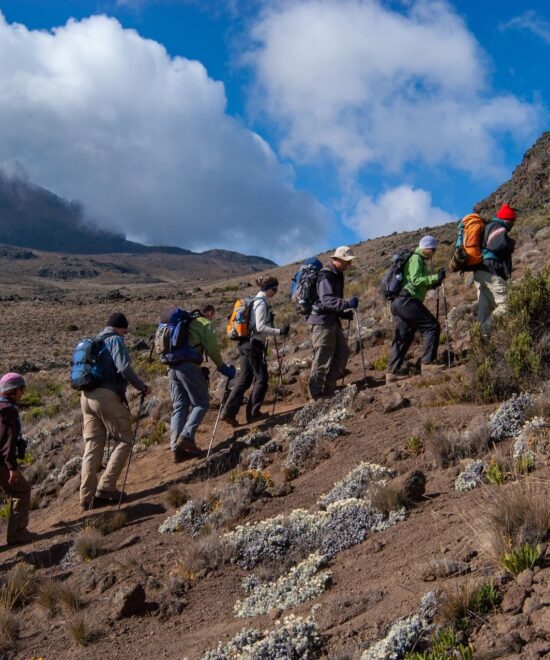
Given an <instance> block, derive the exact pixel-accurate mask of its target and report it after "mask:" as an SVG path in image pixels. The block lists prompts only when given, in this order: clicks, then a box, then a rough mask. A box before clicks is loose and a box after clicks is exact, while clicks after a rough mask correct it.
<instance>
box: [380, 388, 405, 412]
mask: <svg viewBox="0 0 550 660" xmlns="http://www.w3.org/2000/svg"><path fill="white" fill-rule="evenodd" d="M410 405H411V402H410V401H409V399H406V398H405V397H404V396H403V395H402V394H399V392H393V393H392V395H391V396H390V398H389V399H388V400H387V401H386V403H384V404H383V408H382V412H384V413H391V412H395V411H396V410H400V409H401V408H407V407H408V406H410Z"/></svg>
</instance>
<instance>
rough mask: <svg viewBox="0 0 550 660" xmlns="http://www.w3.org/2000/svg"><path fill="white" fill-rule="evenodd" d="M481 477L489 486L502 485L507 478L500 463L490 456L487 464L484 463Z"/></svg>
mask: <svg viewBox="0 0 550 660" xmlns="http://www.w3.org/2000/svg"><path fill="white" fill-rule="evenodd" d="M483 478H484V479H485V481H486V482H487V483H488V484H490V485H491V486H502V484H503V483H504V482H505V481H506V479H507V476H506V472H505V470H504V466H503V465H502V463H501V462H500V461H499V460H497V459H495V458H492V459H491V462H490V463H489V465H486V466H485V468H484V470H483Z"/></svg>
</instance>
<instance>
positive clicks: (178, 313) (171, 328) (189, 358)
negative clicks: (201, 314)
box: [153, 307, 203, 367]
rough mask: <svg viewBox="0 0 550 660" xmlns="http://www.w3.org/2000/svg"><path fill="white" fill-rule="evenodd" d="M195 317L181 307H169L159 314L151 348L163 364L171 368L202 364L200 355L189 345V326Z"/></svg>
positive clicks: (192, 313) (194, 313)
mask: <svg viewBox="0 0 550 660" xmlns="http://www.w3.org/2000/svg"><path fill="white" fill-rule="evenodd" d="M197 316H198V314H197V313H196V312H186V311H185V310H184V309H181V307H169V308H167V309H164V310H163V311H162V312H161V314H160V323H159V325H158V327H157V331H156V332H155V341H154V344H153V346H154V350H155V353H156V354H157V355H158V356H159V358H160V361H161V362H162V363H163V364H166V365H167V366H169V367H172V366H175V365H177V364H181V363H182V362H191V363H193V364H201V363H202V361H203V355H202V353H201V352H200V351H198V350H197V349H196V348H193V347H192V346H190V345H189V326H190V324H191V322H192V321H194V320H195V319H196V318H197Z"/></svg>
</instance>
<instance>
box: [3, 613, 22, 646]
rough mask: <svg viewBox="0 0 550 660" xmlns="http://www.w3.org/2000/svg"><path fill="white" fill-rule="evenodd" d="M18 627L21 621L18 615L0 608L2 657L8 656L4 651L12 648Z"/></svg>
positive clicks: (19, 627) (17, 633)
mask: <svg viewBox="0 0 550 660" xmlns="http://www.w3.org/2000/svg"><path fill="white" fill-rule="evenodd" d="M20 629H21V622H20V620H19V618H18V616H17V615H15V614H14V613H13V612H11V611H10V610H6V609H3V608H0V653H2V657H10V656H7V655H4V653H6V652H7V651H9V650H11V649H12V648H13V645H14V643H15V641H16V640H17V637H18V635H19V630H20Z"/></svg>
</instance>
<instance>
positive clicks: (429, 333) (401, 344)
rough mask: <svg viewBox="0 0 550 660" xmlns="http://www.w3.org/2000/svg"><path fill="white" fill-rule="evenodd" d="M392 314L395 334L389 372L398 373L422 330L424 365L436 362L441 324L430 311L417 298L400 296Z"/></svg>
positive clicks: (393, 306) (393, 303)
mask: <svg viewBox="0 0 550 660" xmlns="http://www.w3.org/2000/svg"><path fill="white" fill-rule="evenodd" d="M391 313H392V315H393V320H394V324H395V334H394V336H393V342H392V345H391V352H390V359H389V362H388V371H389V372H391V373H396V372H397V370H398V369H399V367H401V365H402V364H403V360H404V359H405V355H406V354H407V351H408V350H409V348H410V346H411V344H412V340H413V339H414V333H415V332H416V331H417V330H420V332H421V333H422V334H423V336H424V351H423V353H422V363H423V364H431V363H432V362H435V360H436V358H437V348H438V346H439V322H438V320H437V319H436V318H435V316H434V315H433V314H432V313H431V312H430V310H429V309H427V307H425V306H424V305H423V304H422V303H421V302H420V300H418V299H417V298H413V297H412V296H399V297H398V298H396V299H395V300H394V301H393V302H392V304H391Z"/></svg>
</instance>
